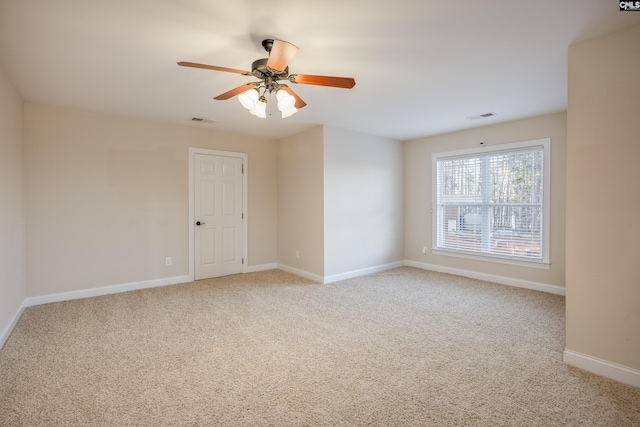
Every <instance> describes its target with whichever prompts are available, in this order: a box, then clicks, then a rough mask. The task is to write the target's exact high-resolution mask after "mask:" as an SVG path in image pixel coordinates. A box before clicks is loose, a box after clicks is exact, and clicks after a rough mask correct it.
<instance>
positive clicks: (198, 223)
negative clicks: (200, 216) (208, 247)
mask: <svg viewBox="0 0 640 427" xmlns="http://www.w3.org/2000/svg"><path fill="white" fill-rule="evenodd" d="M205 224H206V222H200V221H198V222H196V225H205Z"/></svg>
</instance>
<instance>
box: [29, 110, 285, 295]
mask: <svg viewBox="0 0 640 427" xmlns="http://www.w3.org/2000/svg"><path fill="white" fill-rule="evenodd" d="M188 147H200V148H210V149H216V150H226V151H236V152H244V153H248V155H249V160H248V162H249V171H248V172H249V183H248V186H249V190H248V191H249V195H248V199H249V202H248V203H249V206H248V218H249V223H248V234H249V248H248V258H249V265H250V266H251V265H260V264H268V263H274V262H276V249H277V247H276V238H277V237H276V231H275V230H276V221H277V205H276V200H277V143H276V142H275V141H271V140H263V139H259V138H255V137H244V136H239V135H235V134H226V133H219V132H216V131H214V130H209V129H204V128H195V127H188V126H177V125H169V124H161V123H155V122H149V121H143V120H135V119H128V118H121V117H114V116H107V115H103V114H97V113H90V112H82V111H76V110H71V109H65V108H59V107H51V106H45V105H40V104H35V103H27V104H25V133H24V164H25V212H26V223H27V224H29V226H28V228H27V231H26V260H27V294H28V296H40V295H47V294H52V293H58V292H69V291H77V290H81V289H87V288H92V287H100V286H109V285H116V284H124V283H131V282H138V281H147V280H153V279H161V278H167V277H176V276H183V275H187V274H188V270H189V269H188V237H189V236H188V222H187V221H188ZM166 256H171V257H172V258H173V265H172V266H170V267H166V266H165V257H166Z"/></svg>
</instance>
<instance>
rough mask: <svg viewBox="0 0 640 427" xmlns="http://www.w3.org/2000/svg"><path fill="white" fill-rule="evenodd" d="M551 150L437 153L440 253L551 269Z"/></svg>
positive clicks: (523, 145) (520, 147)
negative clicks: (539, 265)
mask: <svg viewBox="0 0 640 427" xmlns="http://www.w3.org/2000/svg"><path fill="white" fill-rule="evenodd" d="M549 145H550V140H549V139H548V138H547V139H540V140H535V141H526V142H519V143H514V144H504V145H500V146H493V147H481V148H480V149H474V150H464V151H456V152H448V153H438V154H434V155H433V163H434V164H433V170H434V174H435V176H434V180H433V182H434V191H433V194H434V198H435V200H434V206H435V208H436V209H435V213H434V215H433V227H434V232H433V236H434V245H433V246H434V251H435V252H437V253H441V252H439V251H442V252H443V253H450V254H454V255H465V256H476V255H480V256H482V257H490V258H491V259H492V260H496V261H497V260H513V261H525V262H528V263H539V264H548V262H549V255H548V252H549V250H548V240H549V232H548V231H549V201H548V200H549Z"/></svg>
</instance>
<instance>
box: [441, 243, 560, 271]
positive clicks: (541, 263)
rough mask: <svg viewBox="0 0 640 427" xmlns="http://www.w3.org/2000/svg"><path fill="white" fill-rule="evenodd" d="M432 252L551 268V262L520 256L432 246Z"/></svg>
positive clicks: (542, 268)
mask: <svg viewBox="0 0 640 427" xmlns="http://www.w3.org/2000/svg"><path fill="white" fill-rule="evenodd" d="M431 253H432V254H434V255H442V256H450V257H454V258H464V259H472V260H476V261H485V262H495V263H498V264H508V265H517V266H519V267H528V268H538V269H541V270H549V269H550V268H551V264H550V263H549V262H545V261H538V260H523V259H519V258H518V259H516V258H511V257H502V256H498V255H488V254H486V255H485V254H475V253H463V252H457V251H449V250H446V249H436V248H431Z"/></svg>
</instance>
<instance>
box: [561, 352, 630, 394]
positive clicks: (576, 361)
mask: <svg viewBox="0 0 640 427" xmlns="http://www.w3.org/2000/svg"><path fill="white" fill-rule="evenodd" d="M563 361H564V363H566V364H567V365H571V366H575V367H576V368H580V369H584V370H585V371H589V372H591V373H594V374H596V375H600V376H602V377H607V378H611V379H612V380H616V381H619V382H621V383H625V384H629V385H632V386H634V387H640V371H639V370H637V369H633V368H628V367H626V366H622V365H618V364H617V363H613V362H609V361H607V360H602V359H598V358H597V357H593V356H588V355H586V354H582V353H578V352H577V351H573V350H568V349H565V350H564V354H563Z"/></svg>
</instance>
